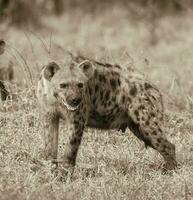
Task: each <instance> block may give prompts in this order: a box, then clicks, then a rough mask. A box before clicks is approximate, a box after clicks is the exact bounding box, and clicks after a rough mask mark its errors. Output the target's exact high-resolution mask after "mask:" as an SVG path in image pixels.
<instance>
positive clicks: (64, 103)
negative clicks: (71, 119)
mask: <svg viewBox="0 0 193 200" xmlns="http://www.w3.org/2000/svg"><path fill="white" fill-rule="evenodd" d="M54 96H55V98H56V99H57V100H58V101H59V102H60V103H61V104H62V105H64V106H65V107H66V108H67V109H68V110H70V111H75V110H77V109H78V108H79V105H77V106H71V105H69V104H68V103H66V101H64V99H63V98H61V97H59V96H58V95H57V94H54Z"/></svg>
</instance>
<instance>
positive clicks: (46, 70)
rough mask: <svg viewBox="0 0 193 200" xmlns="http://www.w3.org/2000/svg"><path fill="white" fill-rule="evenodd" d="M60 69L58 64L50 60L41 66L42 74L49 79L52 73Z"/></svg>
mask: <svg viewBox="0 0 193 200" xmlns="http://www.w3.org/2000/svg"><path fill="white" fill-rule="evenodd" d="M59 69H60V67H59V65H58V64H57V63H55V62H50V63H48V64H47V65H46V66H44V67H43V70H42V75H43V77H44V78H45V79H47V80H49V81H50V80H51V79H52V77H53V76H54V74H55V73H56V72H57V71H58V70H59Z"/></svg>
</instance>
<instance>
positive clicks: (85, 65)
mask: <svg viewBox="0 0 193 200" xmlns="http://www.w3.org/2000/svg"><path fill="white" fill-rule="evenodd" d="M78 67H79V68H80V69H81V70H82V71H83V73H84V74H85V75H86V76H87V77H88V78H90V77H91V76H92V75H93V73H94V68H93V65H92V63H91V62H90V61H89V60H85V61H83V62H81V63H80V64H79V65H78Z"/></svg>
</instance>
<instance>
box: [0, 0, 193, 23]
mask: <svg viewBox="0 0 193 200" xmlns="http://www.w3.org/2000/svg"><path fill="white" fill-rule="evenodd" d="M115 4H119V5H121V6H124V7H126V8H128V15H129V14H130V15H129V17H133V18H137V19H139V18H141V19H144V18H145V19H148V20H151V19H154V18H157V17H161V16H164V15H171V14H172V15H173V14H178V13H180V12H184V11H186V10H187V9H190V8H191V7H192V6H193V1H192V0H92V1H90V0H33V2H32V1H26V0H0V22H2V21H7V22H8V23H11V24H13V25H16V26H26V25H28V24H30V25H33V26H40V25H41V21H40V16H42V15H52V14H53V15H61V14H63V13H65V12H67V11H69V10H73V9H81V10H83V11H85V12H90V13H93V14H100V11H101V10H104V9H106V8H109V7H112V6H114V5H115Z"/></svg>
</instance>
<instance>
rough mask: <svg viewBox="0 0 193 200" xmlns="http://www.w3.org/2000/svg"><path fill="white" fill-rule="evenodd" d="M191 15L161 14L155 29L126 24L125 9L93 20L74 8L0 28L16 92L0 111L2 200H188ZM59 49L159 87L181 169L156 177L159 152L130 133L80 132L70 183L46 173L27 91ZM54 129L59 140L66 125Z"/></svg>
mask: <svg viewBox="0 0 193 200" xmlns="http://www.w3.org/2000/svg"><path fill="white" fill-rule="evenodd" d="M72 16H73V20H72ZM192 16H193V14H192V13H190V12H186V13H185V14H183V15H182V16H172V17H171V16H167V17H164V18H162V19H160V20H158V21H157V25H156V29H155V33H151V30H152V29H151V27H150V24H149V23H148V22H147V21H140V22H135V21H133V20H131V19H130V18H129V16H128V15H127V11H126V10H124V9H123V8H116V9H111V12H108V11H105V12H103V13H101V15H100V16H98V17H96V16H91V15H90V14H89V13H84V15H83V13H82V12H81V11H72V12H69V13H66V14H64V15H63V16H61V17H60V18H54V17H47V18H43V19H42V20H43V23H44V27H42V29H40V30H35V31H34V30H33V31H31V30H26V31H23V30H19V29H16V28H13V27H10V28H9V29H8V30H7V29H5V25H4V24H1V26H0V30H1V32H2V34H1V36H3V37H4V38H5V39H6V40H7V41H8V42H9V48H8V57H10V59H13V60H14V62H15V71H16V82H17V84H19V87H21V88H22V89H18V87H17V88H13V90H15V91H17V92H16V97H15V98H16V100H14V101H13V102H11V101H10V102H7V103H6V104H5V110H6V112H1V113H0V199H2V200H11V199H14V200H15V199H16V200H23V199H29V200H33V199H36V200H38V199H41V200H44V199H45V200H49V199H50V200H53V199H56V200H58V199H65V200H66V199H67V200H71V199H73V200H74V199H78V200H80V199H93V200H99V199H100V200H101V199H105V200H106V199H132V200H135V199H140V200H141V199H151V200H153V199H155V200H157V199H177V200H181V199H186V200H187V199H193V192H192V191H193V133H192V129H193V117H192V115H193V114H192V111H193V99H192V98H193V93H192V91H193V90H192V89H193V79H192V77H193V70H192V69H193V51H192V47H193V36H192V35H193V28H192ZM152 37H153V39H154V40H155V41H156V42H155V43H153V45H152ZM64 49H68V50H72V51H81V52H82V53H84V54H85V55H86V56H92V57H94V58H97V59H100V60H102V61H104V60H106V61H109V62H111V63H118V64H120V65H122V66H125V67H127V66H132V67H134V68H136V69H137V70H139V71H141V72H142V73H144V74H145V75H146V76H147V77H148V78H149V79H150V80H151V81H152V82H153V83H155V84H156V85H157V86H158V87H159V88H160V90H161V91H162V93H163V97H164V102H165V110H166V129H167V130H168V136H167V137H168V139H169V140H170V141H171V142H172V143H174V144H175V145H176V154H177V161H178V164H179V167H178V169H177V170H176V171H175V172H173V174H163V173H162V169H161V168H160V166H161V165H162V163H163V160H162V158H161V156H160V155H159V154H158V153H157V152H156V151H154V150H152V149H150V148H149V149H145V147H144V144H143V142H141V141H139V140H138V139H137V138H136V137H135V136H134V135H133V134H131V132H130V131H129V130H127V131H126V133H121V132H117V131H99V130H93V129H88V130H87V131H86V132H85V134H84V138H83V143H82V145H81V148H80V151H79V154H78V158H77V165H76V169H75V173H74V177H73V179H68V180H67V182H61V181H60V180H58V179H57V178H55V177H54V175H53V174H52V173H51V167H50V165H49V164H48V163H47V162H46V161H44V159H43V158H42V149H43V130H42V124H41V123H40V122H39V119H40V115H39V112H38V111H39V109H38V106H37V105H38V103H37V99H36V96H35V94H34V88H35V86H36V83H37V79H38V74H39V70H40V68H41V67H42V66H43V64H45V63H47V62H48V61H50V60H55V61H61V60H64V61H65V59H67V57H66V56H64ZM29 71H30V73H29ZM31 77H32V78H31ZM30 80H31V81H30ZM29 81H30V83H29ZM12 104H13V105H12ZM61 133H62V134H61V135H60V136H61V137H67V134H65V133H67V130H66V127H63V126H62V127H61ZM62 146H63V145H62V144H60V152H62V148H63V147H62Z"/></svg>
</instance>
